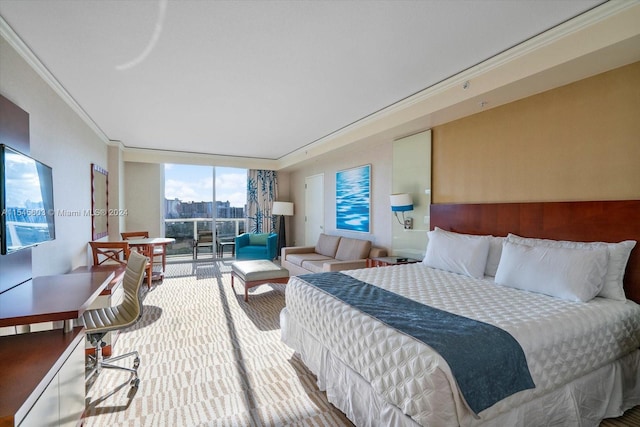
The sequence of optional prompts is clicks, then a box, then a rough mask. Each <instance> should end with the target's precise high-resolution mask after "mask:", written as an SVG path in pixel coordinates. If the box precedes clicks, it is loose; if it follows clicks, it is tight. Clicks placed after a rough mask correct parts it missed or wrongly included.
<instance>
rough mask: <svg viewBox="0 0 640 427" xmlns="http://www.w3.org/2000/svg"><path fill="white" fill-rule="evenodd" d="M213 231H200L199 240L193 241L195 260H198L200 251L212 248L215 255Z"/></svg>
mask: <svg viewBox="0 0 640 427" xmlns="http://www.w3.org/2000/svg"><path fill="white" fill-rule="evenodd" d="M213 243H214V241H213V231H206V230H205V231H198V238H197V239H195V240H194V241H193V259H198V249H200V248H211V253H212V254H213Z"/></svg>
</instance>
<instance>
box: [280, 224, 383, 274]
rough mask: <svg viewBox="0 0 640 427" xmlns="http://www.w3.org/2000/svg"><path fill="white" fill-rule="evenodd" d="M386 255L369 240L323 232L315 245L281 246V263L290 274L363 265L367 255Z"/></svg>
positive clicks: (354, 267) (372, 256) (346, 268)
mask: <svg viewBox="0 0 640 427" xmlns="http://www.w3.org/2000/svg"><path fill="white" fill-rule="evenodd" d="M383 256H387V250H386V249H384V248H378V247H375V246H372V245H371V242H370V241H368V240H362V239H353V238H349V237H340V236H330V235H328V234H320V237H319V238H318V243H316V245H315V246H290V247H284V248H282V252H281V254H280V264H281V265H282V267H284V268H286V269H287V270H289V275H291V276H298V275H300V274H308V273H320V272H323V271H340V270H353V269H356V268H364V267H366V266H367V258H375V257H383Z"/></svg>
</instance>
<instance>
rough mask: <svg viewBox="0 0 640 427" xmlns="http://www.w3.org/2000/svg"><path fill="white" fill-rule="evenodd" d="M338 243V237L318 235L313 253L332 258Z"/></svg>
mask: <svg viewBox="0 0 640 427" xmlns="http://www.w3.org/2000/svg"><path fill="white" fill-rule="evenodd" d="M338 243H340V236H330V235H328V234H324V233H320V236H318V243H316V249H315V251H316V253H319V254H320V255H324V256H328V257H330V258H334V257H335V255H336V250H337V249H338Z"/></svg>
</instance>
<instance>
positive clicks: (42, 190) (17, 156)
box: [0, 144, 56, 255]
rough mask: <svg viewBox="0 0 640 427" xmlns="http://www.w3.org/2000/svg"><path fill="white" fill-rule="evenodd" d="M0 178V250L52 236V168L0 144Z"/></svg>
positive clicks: (2, 251) (21, 245)
mask: <svg viewBox="0 0 640 427" xmlns="http://www.w3.org/2000/svg"><path fill="white" fill-rule="evenodd" d="M0 179H1V181H0V209H1V210H2V212H1V215H0V253H1V254H2V255H6V254H10V253H12V252H16V251H19V250H20V249H24V248H28V247H31V246H35V245H38V244H40V243H42V242H46V241H48V240H53V239H55V237H56V232H55V210H54V207H53V173H52V170H51V168H50V167H49V166H47V165H45V164H44V163H41V162H39V161H37V160H35V159H33V158H31V157H29V156H27V155H26V154H22V153H20V152H19V151H17V150H15V149H13V148H11V147H9V146H7V145H5V144H0Z"/></svg>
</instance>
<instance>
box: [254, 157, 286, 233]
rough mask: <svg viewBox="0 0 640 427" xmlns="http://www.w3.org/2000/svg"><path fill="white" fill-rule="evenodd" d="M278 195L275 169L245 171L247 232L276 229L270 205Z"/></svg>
mask: <svg viewBox="0 0 640 427" xmlns="http://www.w3.org/2000/svg"><path fill="white" fill-rule="evenodd" d="M277 197H278V177H277V172H276V171H268V170H255V169H249V170H248V171H247V231H248V232H249V233H270V232H272V231H273V232H275V231H276V225H277V224H276V218H275V217H274V216H273V215H271V207H272V206H273V202H274V201H275V200H276V199H277Z"/></svg>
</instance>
